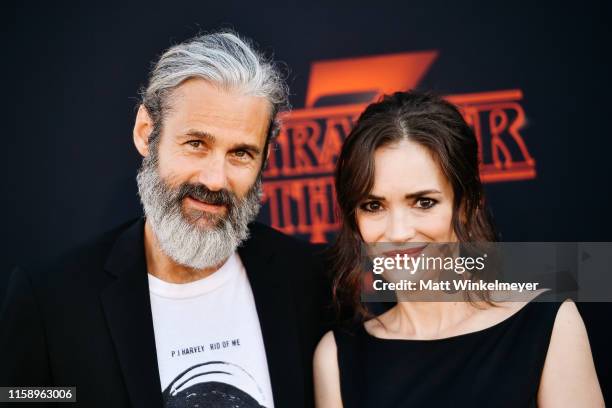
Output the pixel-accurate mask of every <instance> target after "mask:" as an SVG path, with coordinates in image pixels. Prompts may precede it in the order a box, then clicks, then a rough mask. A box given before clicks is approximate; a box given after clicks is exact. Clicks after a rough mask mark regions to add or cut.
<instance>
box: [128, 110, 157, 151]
mask: <svg viewBox="0 0 612 408" xmlns="http://www.w3.org/2000/svg"><path fill="white" fill-rule="evenodd" d="M151 132H153V120H152V119H151V116H149V112H147V109H146V108H145V107H144V105H140V106H139V107H138V113H136V122H135V123H134V131H133V137H134V145H135V146H136V150H138V152H139V153H140V154H141V155H142V156H143V157H144V156H148V155H149V136H151Z"/></svg>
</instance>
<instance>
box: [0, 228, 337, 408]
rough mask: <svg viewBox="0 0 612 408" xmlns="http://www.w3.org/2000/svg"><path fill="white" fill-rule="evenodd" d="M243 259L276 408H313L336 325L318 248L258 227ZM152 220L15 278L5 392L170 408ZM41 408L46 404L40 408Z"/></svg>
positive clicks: (0, 335)
mask: <svg viewBox="0 0 612 408" xmlns="http://www.w3.org/2000/svg"><path fill="white" fill-rule="evenodd" d="M250 231H251V238H249V240H248V241H247V242H245V243H244V244H243V245H242V246H241V247H240V248H239V249H238V253H239V255H240V258H241V260H242V262H243V264H244V266H245V268H246V271H247V275H248V277H249V280H250V283H251V286H252V290H253V295H254V297H255V303H256V307H257V312H258V315H259V321H260V325H261V329H262V333H263V339H264V344H265V349H266V356H267V361H268V367H269V372H270V380H271V383H272V392H273V394H274V404H275V406H276V407H280V408H282V407H302V406H305V407H308V406H312V405H313V395H312V394H313V390H312V388H313V386H312V354H313V351H314V348H315V346H316V343H317V342H318V340H319V338H320V337H321V336H322V334H323V333H324V331H325V330H327V327H326V322H325V321H326V316H329V308H328V307H327V306H326V305H327V304H328V303H329V292H330V290H329V283H328V281H327V279H326V278H325V277H324V267H323V263H322V262H321V257H320V256H319V255H318V251H317V248H316V247H314V246H312V245H310V244H308V243H305V242H301V241H298V240H296V239H294V238H290V237H288V236H285V235H283V234H281V233H279V232H277V231H275V230H273V229H272V228H270V227H267V226H264V225H262V224H258V223H253V224H252V225H251V226H250ZM143 235H144V219H140V220H138V221H136V222H132V223H130V224H129V225H125V226H122V227H120V228H118V229H116V230H114V231H111V232H110V233H107V234H105V235H103V236H102V237H100V238H98V239H96V240H94V241H93V242H91V243H89V244H86V245H84V246H81V247H80V248H78V249H76V250H74V251H72V252H71V253H70V254H68V255H66V256H64V257H62V258H61V260H60V261H59V262H55V263H54V266H53V267H51V268H37V269H35V270H32V271H25V270H16V271H14V272H13V274H12V277H11V280H10V282H9V286H8V289H7V293H6V299H5V303H4V306H3V308H2V312H1V314H0V330H1V332H0V351H1V352H2V355H3V357H2V358H1V360H2V361H1V362H0V386H27V385H31V386H33V385H41V386H42V385H44V386H50V385H57V386H76V387H77V390H76V397H77V403H76V404H74V403H70V404H66V406H70V407H76V406H82V407H88V408H89V407H105V408H108V407H113V408H119V407H143V408H145V407H146V408H152V407H161V406H162V404H163V402H162V390H161V384H160V380H159V372H158V367H157V356H156V351H155V339H154V333H153V320H152V316H151V304H150V298H149V287H148V279H147V269H146V262H145V255H144V243H143ZM37 406H41V405H37Z"/></svg>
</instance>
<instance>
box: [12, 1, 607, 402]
mask: <svg viewBox="0 0 612 408" xmlns="http://www.w3.org/2000/svg"><path fill="white" fill-rule="evenodd" d="M260 3H261V2H255V1H253V2H246V1H245V2H243V3H232V2H229V1H221V2H214V3H213V2H202V1H192V2H188V3H185V2H182V3H180V4H179V2H171V1H168V2H165V3H163V4H158V5H153V4H152V3H151V2H140V4H137V3H135V2H131V3H130V4H119V3H117V4H111V3H110V2H100V3H98V4H97V5H96V4H93V3H90V2H88V3H83V4H77V3H74V4H64V5H57V4H52V2H44V3H43V2H39V3H37V2H27V3H25V2H24V3H23V4H21V5H13V7H12V8H11V7H9V6H6V7H7V8H6V9H5V12H4V13H2V14H3V15H4V17H3V19H4V20H5V22H4V24H3V26H4V28H5V32H6V34H5V36H4V41H3V43H4V47H3V51H4V53H3V54H4V55H3V58H2V60H3V64H2V70H3V72H5V75H4V81H2V87H3V91H6V92H3V94H4V95H3V98H2V100H3V102H4V105H5V108H4V111H5V112H6V114H7V117H6V120H5V121H4V124H5V128H4V132H3V149H2V152H3V155H2V160H1V163H2V166H3V170H4V171H3V173H2V174H3V175H4V176H5V188H4V192H3V200H2V209H3V212H2V213H3V214H5V215H6V218H5V221H4V228H3V231H4V234H2V245H1V246H0V248H2V256H1V257H0V298H1V294H2V293H3V291H4V287H5V283H6V278H7V277H8V273H9V271H10V269H11V268H12V267H13V266H14V265H16V264H27V263H30V262H32V261H35V260H37V259H39V258H44V257H48V256H52V255H54V254H57V253H58V252H60V251H62V250H64V249H66V248H68V247H70V246H71V245H74V244H75V243H77V242H79V241H81V240H83V239H85V238H87V237H89V236H92V235H94V234H96V233H98V232H100V231H103V230H107V229H109V228H111V227H112V226H114V225H117V224H119V223H121V222H122V221H124V220H127V219H129V218H132V217H135V216H137V215H139V214H140V207H139V203H138V198H137V195H136V184H135V172H136V169H137V166H138V164H139V157H138V155H137V152H136V150H135V148H134V147H133V144H132V139H131V128H132V124H133V118H134V106H135V102H136V99H135V97H136V95H137V90H138V88H139V87H140V86H141V85H143V83H144V81H145V80H146V73H147V71H148V69H149V67H150V62H151V61H152V60H153V59H154V58H155V57H156V56H157V55H159V53H160V52H161V51H162V50H164V49H165V48H166V47H168V46H169V45H171V44H172V43H175V42H178V41H181V40H183V39H186V38H188V37H190V36H192V35H194V34H195V33H197V31H198V30H210V29H214V28H219V27H232V28H235V29H236V30H238V31H239V32H240V33H242V34H243V35H246V36H248V37H251V38H253V39H255V40H256V42H257V43H258V44H259V45H260V46H261V47H262V48H263V49H264V50H266V51H268V52H272V51H273V52H274V55H275V56H276V58H277V59H280V60H282V61H285V62H286V63H287V65H288V66H289V67H290V68H291V73H290V76H289V79H290V85H291V90H292V97H291V100H292V104H293V105H294V106H295V107H296V108H301V107H303V104H304V99H305V92H306V87H307V82H308V73H309V67H310V63H311V62H312V61H319V60H327V59H335V58H343V57H357V56H366V55H378V54H385V53H394V52H406V51H420V50H437V51H438V52H439V56H438V59H437V60H436V61H435V62H434V63H433V65H432V66H431V68H430V70H429V71H428V72H427V74H426V76H425V77H424V78H423V80H422V81H421V83H420V85H419V88H421V89H431V90H434V91H436V92H439V93H441V94H458V93H470V92H483V91H494V90H503V89H521V90H522V91H523V94H524V99H523V101H522V106H523V108H524V109H525V111H526V114H527V119H528V123H527V126H526V128H525V129H524V132H523V135H524V137H525V139H526V141H527V142H528V146H529V150H530V152H531V154H532V155H533V156H534V157H535V159H536V162H537V177H536V178H535V179H533V180H523V181H513V182H502V183H494V184H487V186H486V190H487V194H488V197H489V200H490V203H491V206H492V209H493V212H494V216H495V219H496V221H497V225H498V227H499V229H500V231H501V232H502V235H503V239H505V240H508V241H612V239H611V238H612V237H611V230H612V220H611V217H610V216H609V210H610V208H612V206H611V204H612V199H611V194H610V181H609V175H610V171H609V162H610V153H609V152H610V147H611V146H612V142H611V140H610V136H611V135H610V131H609V125H607V122H606V121H607V120H608V119H609V118H610V102H609V95H610V91H611V90H612V89H611V88H612V87H611V86H610V74H609V73H610V70H611V68H612V66H611V64H610V51H611V47H610V25H609V21H610V17H611V13H610V3H609V2H604V1H601V2H596V1H580V2H576V1H572V2H559V1H557V2H551V3H546V4H545V3H543V2H539V1H533V0H532V1H511V2H491V1H487V0H483V1H458V2H452V1H451V2H445V3H436V2H433V1H427V2H413V1H402V2H397V4H392V3H386V2H382V1H377V2H370V4H368V5H359V4H357V3H356V2H346V3H337V2H333V3H332V2H328V3H329V4H327V5H325V6H323V5H316V4H313V3H311V2H308V1H301V2H299V3H293V4H288V3H285V4H283V5H275V6H271V5H265V4H260ZM264 218H265V217H264ZM264 221H265V219H264ZM579 307H580V310H581V312H582V314H583V317H584V319H585V321H586V324H587V328H588V330H589V334H590V338H591V343H592V347H593V352H594V357H595V361H596V363H597V368H598V373H599V376H600V381H601V382H602V386H603V387H604V390H605V392H606V394H607V395H606V397H607V398H606V399H607V400H608V401H610V396H609V395H610V394H609V393H610V392H611V389H610V383H611V377H610V361H611V360H612V355H611V353H610V352H609V351H608V350H607V349H606V346H607V345H608V344H610V343H611V340H612V336H611V335H610V332H609V331H608V325H609V316H610V315H611V312H612V308H611V307H610V304H580V305H579Z"/></svg>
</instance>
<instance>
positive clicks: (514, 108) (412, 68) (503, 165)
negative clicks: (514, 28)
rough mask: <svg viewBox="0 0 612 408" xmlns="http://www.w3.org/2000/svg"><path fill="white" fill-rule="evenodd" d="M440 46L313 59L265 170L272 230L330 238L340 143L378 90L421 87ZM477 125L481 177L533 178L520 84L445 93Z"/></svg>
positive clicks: (266, 207) (488, 179)
mask: <svg viewBox="0 0 612 408" xmlns="http://www.w3.org/2000/svg"><path fill="white" fill-rule="evenodd" d="M437 55H438V53H437V52H436V51H424V52H411V53H401V54H390V55H382V56H370V57H363V58H352V59H342V60H332V61H320V62H315V63H313V64H312V67H311V72H310V78H309V83H308V90H307V96H306V104H305V108H304V109H298V110H294V111H293V112H290V113H286V114H284V115H283V117H282V120H283V127H282V129H281V132H280V134H279V137H278V139H277V140H276V143H275V146H274V148H273V149H272V151H271V152H270V158H269V161H268V166H267V168H266V171H265V172H264V179H265V183H264V198H263V200H264V211H268V213H269V220H270V221H269V222H270V225H272V226H273V227H274V228H276V229H278V230H280V231H282V232H284V233H287V234H291V235H301V236H303V237H305V238H307V239H309V240H310V241H312V242H325V241H326V240H328V239H329V237H330V234H333V233H335V232H336V231H337V230H338V223H337V221H336V220H335V217H334V202H333V197H334V191H333V177H332V172H333V169H334V165H335V162H336V159H337V157H338V154H339V152H340V148H341V146H342V142H343V141H344V139H345V138H346V137H347V135H348V134H349V132H350V130H351V127H352V126H353V124H354V123H355V120H356V119H357V117H358V116H359V114H360V113H361V112H362V111H363V110H364V109H365V107H366V106H367V105H368V104H369V103H371V102H372V101H375V100H376V99H378V98H379V97H380V96H381V95H383V94H386V93H392V92H394V91H397V90H403V89H412V88H415V87H416V86H418V84H419V82H420V80H421V79H422V77H423V76H424V75H425V73H426V72H427V70H428V69H429V67H430V66H431V64H432V63H433V62H434V61H435V59H436V57H437ZM445 98H446V99H447V100H448V101H450V102H452V103H454V104H455V105H457V106H458V107H459V109H460V110H461V112H462V114H463V115H464V117H465V119H466V121H467V122H468V124H469V125H470V126H471V127H472V128H473V129H474V132H475V134H476V137H477V139H478V144H479V156H480V162H481V167H480V171H481V177H482V180H483V182H485V183H487V182H501V181H509V180H526V179H533V178H535V177H536V168H535V160H534V158H533V157H532V156H531V154H530V153H529V150H528V149H527V145H526V144H525V141H524V139H523V136H522V134H521V130H522V128H523V127H524V125H525V123H526V120H525V111H524V109H523V107H522V106H521V100H522V99H523V93H522V91H521V90H518V89H514V90H503V91H493V92H481V93H469V94H461V95H447V96H446V97H445Z"/></svg>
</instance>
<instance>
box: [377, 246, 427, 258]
mask: <svg viewBox="0 0 612 408" xmlns="http://www.w3.org/2000/svg"><path fill="white" fill-rule="evenodd" d="M426 246H427V245H420V246H418V247H412V248H404V249H395V250H392V251H387V252H383V255H384V256H386V257H387V258H394V257H395V256H396V255H399V256H404V255H407V256H410V257H414V256H418V255H419V254H420V253H421V252H423V250H424V249H425V247H426Z"/></svg>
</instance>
